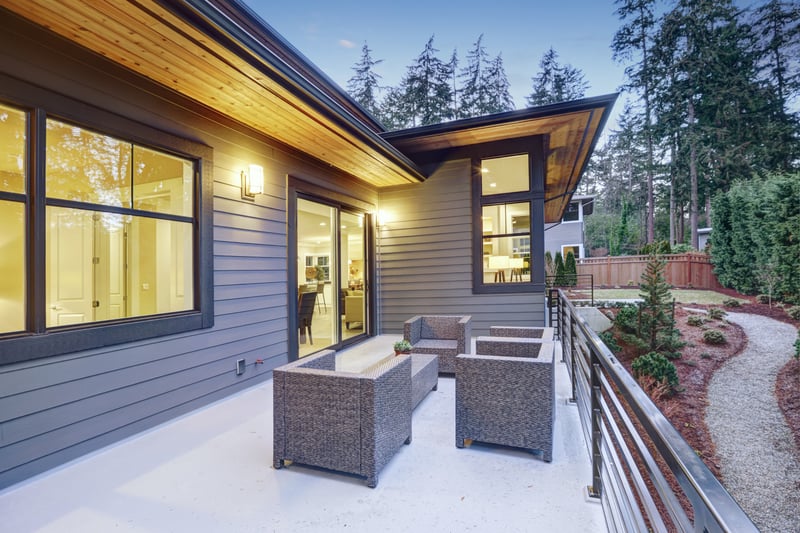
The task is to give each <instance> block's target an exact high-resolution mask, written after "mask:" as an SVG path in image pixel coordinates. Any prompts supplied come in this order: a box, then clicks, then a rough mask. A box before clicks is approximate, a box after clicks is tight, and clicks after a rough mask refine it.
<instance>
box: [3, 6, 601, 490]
mask: <svg viewBox="0 0 800 533" xmlns="http://www.w3.org/2000/svg"><path fill="white" fill-rule="evenodd" d="M98 6H102V8H101V7H98ZM101 9H102V10H101ZM0 24H2V30H3V31H2V32H0V42H1V43H2V47H0V227H2V228H3V229H2V234H0V488H2V487H5V486H8V485H10V484H13V483H16V482H19V481H21V480H23V479H26V478H28V477H30V476H33V475H35V474H37V473H40V472H42V471H44V470H47V469H49V468H52V467H54V466H57V465H61V464H63V463H65V462H67V461H69V460H71V459H74V458H76V457H79V456H81V455H83V454H86V453H88V452H91V451H93V450H96V449H98V448H100V447H102V446H105V445H107V444H110V443H113V442H116V441H118V440H120V439H122V438H125V437H127V436H130V435H133V434H135V433H137V432H140V431H142V430H145V429H147V428H150V427H153V426H154V425H156V424H159V423H161V422H164V421H166V420H169V419H171V418H174V417H176V416H178V415H180V414H183V413H186V412H188V411H190V410H192V409H196V408H197V407H200V406H202V405H206V404H208V403H210V402H212V401H214V400H217V399H220V398H223V397H226V396H228V395H230V394H233V393H236V392H238V391H241V390H242V389H244V388H246V387H249V386H252V385H254V384H257V383H259V382H261V381H264V380H267V379H269V378H270V377H271V370H272V369H273V368H275V367H276V366H279V365H281V364H283V363H286V362H287V361H289V360H293V359H296V358H297V357H298V356H302V355H304V354H306V353H310V352H311V351H315V350H319V349H322V348H326V347H332V348H335V349H339V348H341V347H343V346H345V345H347V344H351V343H355V342H359V341H360V340H363V339H365V338H366V337H368V336H371V335H376V334H381V333H400V332H401V331H402V325H403V321H404V320H406V319H407V318H409V317H411V316H412V315H415V314H421V313H426V314H471V315H472V316H473V324H474V327H473V333H474V334H481V333H483V332H486V331H487V329H488V327H489V325H490V324H500V323H502V324H509V325H514V324H525V325H537V324H543V323H544V273H543V269H542V268H540V267H539V265H543V256H544V224H545V223H553V222H557V221H559V220H561V218H562V216H563V213H564V210H565V208H566V207H567V206H568V205H569V202H570V197H571V195H572V194H573V192H574V190H575V187H576V186H577V184H578V181H579V179H580V177H581V173H582V171H583V169H584V167H585V165H586V162H587V160H588V158H589V156H590V155H591V153H592V150H593V148H594V145H595V143H596V141H597V139H598V136H599V135H600V133H601V130H602V128H603V126H604V124H605V121H606V119H607V117H608V115H609V112H610V109H611V107H612V105H613V104H614V101H615V99H616V95H610V96H603V97H597V98H588V99H584V100H579V101H575V102H567V103H563V104H556V105H551V106H545V107H541V108H535V109H529V110H522V111H513V112H509V113H503V114H499V115H493V116H489V117H483V118H478V119H469V120H462V121H456V122H451V123H448V124H442V125H438V126H430V127H425V128H417V129H413V130H407V131H401V132H392V133H386V132H385V131H383V128H382V127H381V125H380V124H378V123H377V122H376V121H375V120H374V119H373V118H371V117H370V116H369V115H368V114H366V113H365V112H364V111H363V110H362V109H361V108H360V107H359V106H357V105H356V104H355V103H354V102H353V101H352V100H351V99H350V98H349V97H348V96H347V95H346V94H345V93H344V92H343V91H342V90H341V89H339V88H338V87H336V86H335V85H334V84H332V83H331V82H330V80H329V79H328V78H327V77H326V76H325V75H323V74H322V73H320V72H319V71H318V70H317V69H316V68H315V67H314V66H313V65H311V64H310V63H309V62H308V61H307V60H306V59H305V58H303V57H302V56H301V55H300V54H298V53H297V51H296V50H295V49H294V48H293V47H292V46H291V45H289V44H288V43H287V42H286V41H284V40H283V38H282V37H280V36H279V35H277V34H276V33H275V32H274V31H273V30H272V29H271V28H270V27H269V26H267V25H266V24H265V23H264V22H263V21H261V20H260V19H259V18H258V17H257V16H255V15H254V14H253V13H252V12H251V11H250V10H249V9H248V8H246V7H244V6H243V5H242V4H240V3H238V2H236V1H234V0H141V1H138V2H135V3H134V2H130V3H128V2H104V3H102V4H98V3H97V2H92V1H89V0H61V1H59V2H53V1H52V0H26V1H25V2H14V3H11V4H10V5H4V7H0ZM526 256H528V257H530V258H532V259H531V261H530V265H533V268H531V269H528V270H527V271H525V270H524V269H520V268H519V267H518V265H519V263H520V262H521V261H522V259H523V258H525V257H526ZM306 295H309V296H306ZM300 298H303V299H304V300H306V305H298V302H299V300H300ZM311 302H313V304H314V305H312V306H309V305H307V304H308V303H311ZM348 305H349V306H356V308H353V309H349V310H348V309H345V307H347V306H348ZM308 307H311V312H309V313H308V316H303V317H301V316H300V314H301V312H308V311H309V310H308ZM358 307H360V309H358ZM349 311H352V314H350V313H349ZM358 311H361V312H360V313H359V312H358ZM348 316H349V317H350V318H349V319H347V317H348ZM308 317H311V318H313V323H311V324H308V327H307V328H306V327H305V326H306V322H305V320H306V319H307V318H308ZM301 318H302V320H301ZM346 319H347V323H345V320H346ZM359 320H360V322H359ZM300 326H303V328H304V329H303V334H302V335H301V334H300V333H299V327H300ZM312 333H313V340H312V339H311V338H310V337H309V336H310V335H311V334H312ZM312 342H313V344H312ZM255 408H263V406H261V407H259V406H255Z"/></svg>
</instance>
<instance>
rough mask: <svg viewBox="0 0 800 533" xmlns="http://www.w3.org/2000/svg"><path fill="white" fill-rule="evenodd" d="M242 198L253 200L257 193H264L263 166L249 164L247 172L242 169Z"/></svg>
mask: <svg viewBox="0 0 800 533" xmlns="http://www.w3.org/2000/svg"><path fill="white" fill-rule="evenodd" d="M241 178H242V198H244V199H245V200H251V201H253V200H255V199H256V195H257V194H264V167H262V166H261V165H250V166H249V167H248V170H247V172H245V171H244V170H243V171H242V175H241Z"/></svg>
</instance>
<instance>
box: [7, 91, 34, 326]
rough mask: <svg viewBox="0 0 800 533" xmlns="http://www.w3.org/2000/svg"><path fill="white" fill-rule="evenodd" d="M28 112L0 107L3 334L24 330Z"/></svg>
mask: <svg viewBox="0 0 800 533" xmlns="http://www.w3.org/2000/svg"><path fill="white" fill-rule="evenodd" d="M27 122H28V116H27V113H25V112H23V111H21V110H19V109H15V108H13V107H9V106H6V105H0V228H2V229H0V333H9V332H15V331H20V330H23V329H24V328H25V226H26V224H25V196H24V195H25V182H26V177H27V165H26V161H27V141H26V133H27Z"/></svg>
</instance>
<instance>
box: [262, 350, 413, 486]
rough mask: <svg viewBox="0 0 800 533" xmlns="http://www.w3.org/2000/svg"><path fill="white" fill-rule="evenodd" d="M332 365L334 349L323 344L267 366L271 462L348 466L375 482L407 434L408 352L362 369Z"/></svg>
mask: <svg viewBox="0 0 800 533" xmlns="http://www.w3.org/2000/svg"><path fill="white" fill-rule="evenodd" d="M332 367H335V353H334V352H330V351H326V352H321V353H320V354H317V355H313V356H309V357H307V358H304V359H301V360H299V361H295V362H292V363H289V364H287V365H284V366H282V367H279V368H276V369H275V370H274V371H273V400H274V426H273V439H274V458H273V464H274V466H275V468H281V467H283V466H284V465H285V461H287V460H288V461H292V462H296V463H301V464H307V465H313V466H317V467H322V468H327V469H331V470H337V471H341V472H348V473H351V474H356V475H359V476H363V477H364V478H366V482H367V485H368V486H370V487H374V486H376V485H377V483H378V472H379V471H380V469H381V468H383V466H385V465H386V463H387V462H388V461H389V460H390V459H391V458H392V457H393V456H394V454H396V453H397V451H398V450H399V449H400V448H401V447H402V445H403V444H404V443H405V444H408V443H410V442H411V359H410V357H409V356H407V355H406V356H399V357H392V358H388V359H386V360H384V361H382V362H381V363H379V364H378V365H373V366H372V367H370V369H368V371H367V373H365V374H358V373H350V372H337V371H336V370H334V369H333V368H332Z"/></svg>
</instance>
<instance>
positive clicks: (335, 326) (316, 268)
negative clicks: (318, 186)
mask: <svg viewBox="0 0 800 533" xmlns="http://www.w3.org/2000/svg"><path fill="white" fill-rule="evenodd" d="M295 238H296V250H297V261H296V265H297V326H298V327H297V332H296V335H297V346H298V356H299V357H303V356H305V355H308V354H310V353H313V352H316V351H319V350H322V349H324V348H328V347H337V346H340V345H341V344H342V343H343V342H346V341H347V340H348V339H351V338H353V337H356V336H358V335H362V334H364V333H366V321H367V319H366V317H367V303H366V302H367V299H366V297H365V295H366V288H367V287H366V286H365V281H366V276H365V272H367V270H366V268H367V257H366V253H365V251H366V245H365V243H366V231H365V215H364V214H363V213H357V212H352V211H348V210H346V209H344V208H343V207H341V206H335V205H329V204H326V203H322V202H316V201H313V200H311V199H306V198H298V199H297V223H296V237H295Z"/></svg>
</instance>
